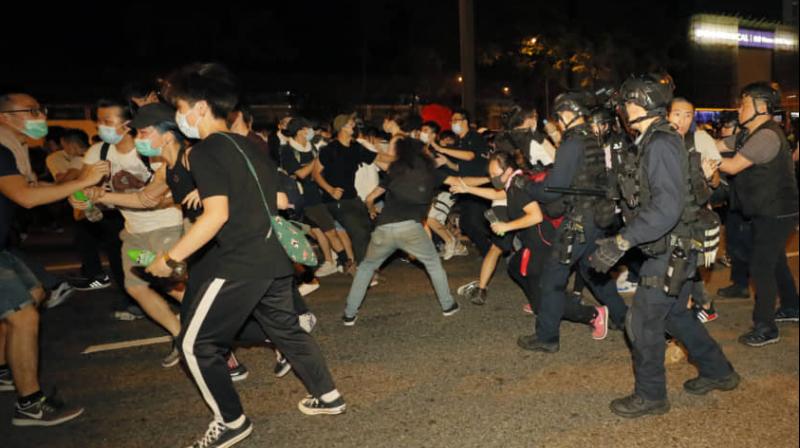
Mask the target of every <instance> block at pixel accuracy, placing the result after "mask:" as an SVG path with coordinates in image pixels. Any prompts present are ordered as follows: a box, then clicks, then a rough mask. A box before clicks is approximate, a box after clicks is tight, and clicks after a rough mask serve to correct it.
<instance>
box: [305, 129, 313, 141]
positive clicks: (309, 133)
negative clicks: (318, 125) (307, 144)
mask: <svg viewBox="0 0 800 448" xmlns="http://www.w3.org/2000/svg"><path fill="white" fill-rule="evenodd" d="M306 140H308V141H312V140H314V130H313V129H311V128H308V130H306Z"/></svg>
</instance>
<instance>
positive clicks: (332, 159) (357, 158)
mask: <svg viewBox="0 0 800 448" xmlns="http://www.w3.org/2000/svg"><path fill="white" fill-rule="evenodd" d="M377 156H378V155H377V154H376V153H374V152H372V151H370V150H368V149H366V148H364V147H363V146H361V144H360V143H358V142H356V141H352V142H350V146H344V145H343V144H342V143H341V142H340V141H339V140H334V141H332V142H330V143H329V144H328V145H327V146H325V147H324V148H322V150H321V151H320V152H319V161H320V162H321V163H322V166H323V167H324V168H325V169H324V171H323V172H322V176H323V177H324V178H325V180H326V181H328V183H329V184H331V186H332V187H334V188H341V189H343V190H344V194H343V195H342V199H343V200H344V199H355V198H357V197H358V194H357V193H356V171H358V168H359V166H361V164H362V163H364V164H367V165H369V164H370V163H372V162H374V161H375V158H376V157H377ZM322 200H323V201H324V202H336V200H335V199H333V198H332V197H331V196H330V195H329V194H328V193H327V192H325V191H323V192H322Z"/></svg>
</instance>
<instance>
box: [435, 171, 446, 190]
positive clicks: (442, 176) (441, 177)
mask: <svg viewBox="0 0 800 448" xmlns="http://www.w3.org/2000/svg"><path fill="white" fill-rule="evenodd" d="M448 177H450V174H448V173H447V172H446V171H444V170H441V169H438V170H436V171H435V173H434V186H435V187H440V186H441V185H442V184H444V181H446V180H447V178H448Z"/></svg>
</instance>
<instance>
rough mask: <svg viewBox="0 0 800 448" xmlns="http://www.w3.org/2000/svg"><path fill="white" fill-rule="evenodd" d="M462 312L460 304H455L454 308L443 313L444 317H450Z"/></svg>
mask: <svg viewBox="0 0 800 448" xmlns="http://www.w3.org/2000/svg"><path fill="white" fill-rule="evenodd" d="M460 310H461V307H460V306H458V302H453V306H451V307H450V308H448V309H446V310H444V311H442V314H444V317H450V316H452V315H454V314H456V313H457V312H459V311H460Z"/></svg>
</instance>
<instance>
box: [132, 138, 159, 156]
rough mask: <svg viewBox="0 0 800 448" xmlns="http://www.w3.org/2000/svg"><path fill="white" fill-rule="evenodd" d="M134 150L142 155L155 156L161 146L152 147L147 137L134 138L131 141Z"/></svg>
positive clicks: (157, 154)
mask: <svg viewBox="0 0 800 448" xmlns="http://www.w3.org/2000/svg"><path fill="white" fill-rule="evenodd" d="M133 144H134V146H136V151H137V152H138V153H139V154H140V155H142V156H144V157H157V156H160V155H161V148H153V144H152V143H150V140H148V139H146V138H145V139H138V138H137V139H136V140H134V141H133Z"/></svg>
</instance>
